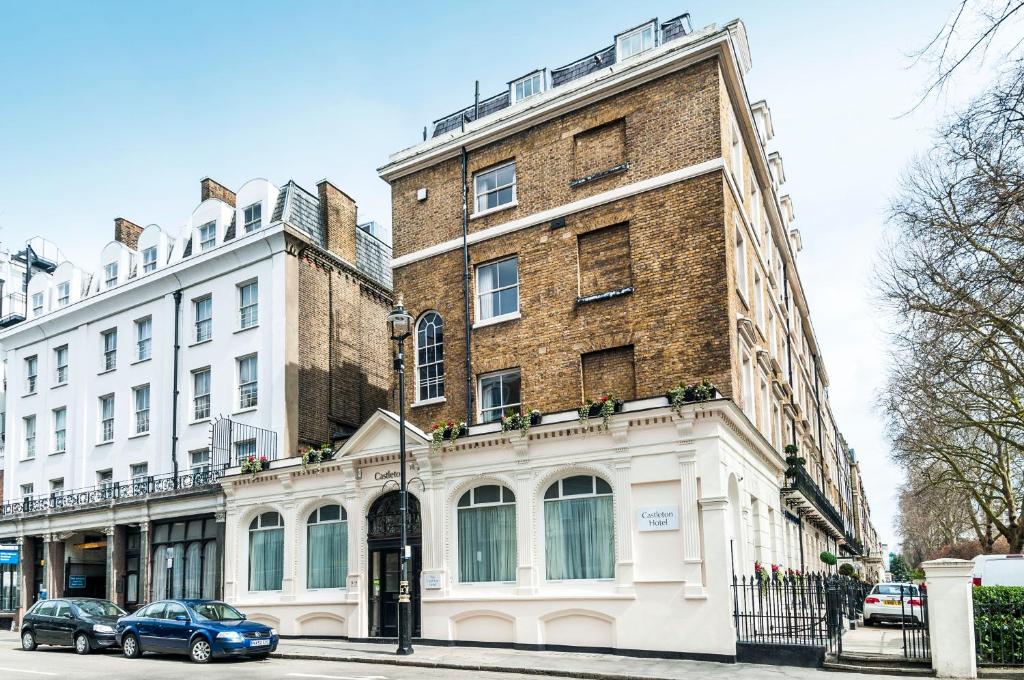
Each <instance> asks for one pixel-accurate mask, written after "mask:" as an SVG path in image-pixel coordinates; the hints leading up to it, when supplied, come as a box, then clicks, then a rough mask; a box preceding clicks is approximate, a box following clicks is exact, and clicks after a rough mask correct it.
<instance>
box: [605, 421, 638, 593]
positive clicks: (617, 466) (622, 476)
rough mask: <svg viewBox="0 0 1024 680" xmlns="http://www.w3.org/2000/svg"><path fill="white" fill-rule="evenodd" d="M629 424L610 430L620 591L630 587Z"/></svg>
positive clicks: (631, 519)
mask: <svg viewBox="0 0 1024 680" xmlns="http://www.w3.org/2000/svg"><path fill="white" fill-rule="evenodd" d="M628 427H629V421H628V420H623V421H619V422H617V423H615V424H613V425H612V426H611V428H610V434H611V435H612V441H613V442H614V443H615V454H614V456H615V457H614V459H613V460H612V470H613V472H612V474H613V478H612V483H613V490H614V491H615V495H614V496H613V499H614V503H615V544H616V545H615V548H616V549H615V585H616V587H617V588H619V589H620V590H622V589H631V588H632V587H633V482H632V460H631V459H630V450H629V430H628Z"/></svg>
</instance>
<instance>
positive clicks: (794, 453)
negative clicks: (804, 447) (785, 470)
mask: <svg viewBox="0 0 1024 680" xmlns="http://www.w3.org/2000/svg"><path fill="white" fill-rule="evenodd" d="M783 450H784V451H785V452H786V465H788V466H789V467H791V468H792V467H796V466H797V465H803V464H804V463H806V462H807V459H806V458H802V457H801V456H800V455H799V453H800V449H799V447H797V445H796V444H786V448H785V449H783Z"/></svg>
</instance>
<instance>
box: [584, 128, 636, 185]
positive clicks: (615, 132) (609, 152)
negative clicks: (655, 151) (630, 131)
mask: <svg viewBox="0 0 1024 680" xmlns="http://www.w3.org/2000/svg"><path fill="white" fill-rule="evenodd" d="M573 141H574V144H573V177H574V178H575V179H581V178H583V177H589V176H590V175H593V174H595V173H599V172H603V171H605V170H610V169H612V168H615V167H617V166H620V165H622V164H623V163H625V162H626V120H625V119H624V118H620V119H619V120H614V121H612V122H610V123H605V124H604V125H600V126H598V127H595V128H591V129H589V130H585V131H584V132H581V133H579V134H578V135H576V137H575V138H574V140H573Z"/></svg>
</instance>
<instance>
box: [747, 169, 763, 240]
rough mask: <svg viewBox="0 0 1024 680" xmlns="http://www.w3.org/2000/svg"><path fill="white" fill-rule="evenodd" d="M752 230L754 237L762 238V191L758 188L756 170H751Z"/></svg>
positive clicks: (750, 211)
mask: <svg viewBox="0 0 1024 680" xmlns="http://www.w3.org/2000/svg"><path fill="white" fill-rule="evenodd" d="M748 212H749V215H750V230H751V231H752V232H754V238H755V239H757V238H761V192H760V191H759V190H758V188H757V177H756V176H755V175H754V170H753V168H751V170H750V208H749V211H748Z"/></svg>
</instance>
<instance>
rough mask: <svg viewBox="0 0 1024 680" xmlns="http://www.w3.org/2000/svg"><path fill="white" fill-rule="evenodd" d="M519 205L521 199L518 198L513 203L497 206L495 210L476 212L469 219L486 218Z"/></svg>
mask: <svg viewBox="0 0 1024 680" xmlns="http://www.w3.org/2000/svg"><path fill="white" fill-rule="evenodd" d="M517 205H519V199H518V198H517V199H516V200H514V201H512V202H511V203H503V204H502V205H498V206H495V207H493V208H488V209H487V210H480V211H478V212H475V213H473V214H472V215H470V216H469V219H471V220H475V219H477V218H478V217H485V216H486V215H493V214H494V213H496V212H501V211H502V210H509V209H511V208H514V207H516V206H517Z"/></svg>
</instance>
